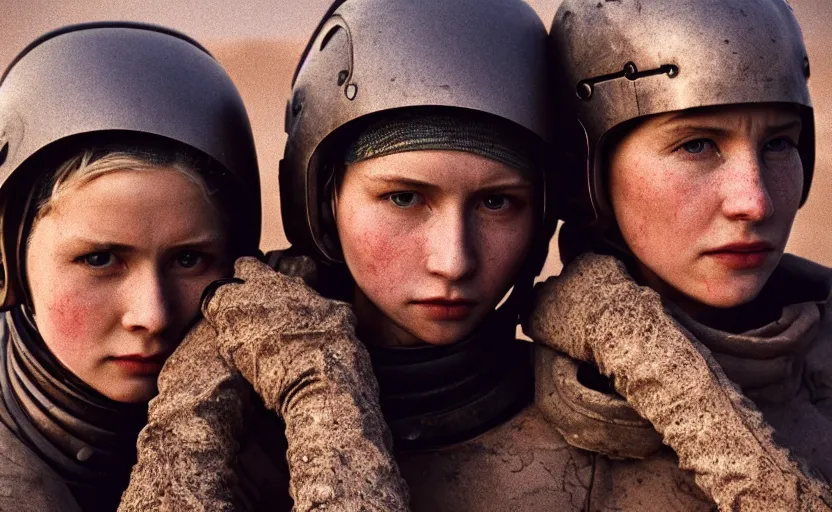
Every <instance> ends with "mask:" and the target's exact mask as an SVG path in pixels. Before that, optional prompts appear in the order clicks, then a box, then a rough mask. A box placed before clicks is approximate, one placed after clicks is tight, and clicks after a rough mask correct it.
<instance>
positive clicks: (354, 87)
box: [344, 84, 358, 101]
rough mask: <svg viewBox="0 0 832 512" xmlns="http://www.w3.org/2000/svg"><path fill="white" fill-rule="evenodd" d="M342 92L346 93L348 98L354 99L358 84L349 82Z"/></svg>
mask: <svg viewBox="0 0 832 512" xmlns="http://www.w3.org/2000/svg"><path fill="white" fill-rule="evenodd" d="M344 94H346V96H347V99H348V100H350V101H352V100H354V99H355V96H356V94H358V86H357V85H355V84H349V85H348V86H347V90H346V91H344Z"/></svg>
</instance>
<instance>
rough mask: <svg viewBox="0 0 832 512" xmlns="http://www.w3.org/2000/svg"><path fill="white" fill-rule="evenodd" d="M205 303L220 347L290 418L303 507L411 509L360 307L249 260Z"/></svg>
mask: <svg viewBox="0 0 832 512" xmlns="http://www.w3.org/2000/svg"><path fill="white" fill-rule="evenodd" d="M234 277H235V278H237V279H238V280H242V281H243V282H242V283H230V284H225V285H222V286H220V287H218V288H217V289H216V290H215V291H214V292H213V294H211V293H209V294H208V296H207V297H206V300H205V301H204V303H203V309H202V310H203V315H204V317H205V320H206V322H207V323H209V324H210V325H212V326H213V327H214V328H215V329H216V331H217V332H218V333H219V336H218V337H217V340H216V341H217V348H218V349H219V352H220V354H221V355H222V356H223V357H224V358H225V360H226V362H227V363H228V364H229V365H231V366H233V367H235V368H237V369H238V370H239V371H240V373H241V374H242V375H243V377H245V379H246V380H248V381H249V382H250V383H251V385H252V386H253V387H254V389H255V391H256V392H257V393H258V394H259V395H260V397H261V398H262V399H263V401H264V402H265V404H266V406H267V407H269V408H270V409H272V410H274V411H275V412H277V413H278V414H280V416H281V417H282V418H283V420H284V422H285V424H286V437H287V439H288V442H289V449H288V453H287V456H288V462H289V470H290V474H291V485H290V490H291V494H292V497H293V498H294V500H295V510H311V509H318V508H324V506H326V508H327V509H329V510H355V511H358V510H366V511H370V510H378V511H398V510H402V511H404V510H407V501H408V495H407V487H406V485H405V484H404V481H403V480H402V478H401V476H400V475H399V472H398V467H397V466H396V463H395V461H394V459H393V457H392V455H391V444H392V443H391V437H390V433H389V430H388V428H387V424H386V423H385V422H384V418H383V417H382V415H381V410H380V408H379V402H378V386H377V384H376V381H375V377H374V375H373V372H372V368H371V366H370V358H369V355H368V353H367V351H366V349H365V347H364V346H363V345H362V344H361V343H360V342H359V341H358V340H357V339H356V338H355V334H354V324H355V317H354V316H353V314H352V311H351V309H350V306H349V305H348V304H346V303H343V302H338V301H333V300H328V299H324V298H323V297H321V296H320V295H318V294H317V293H315V292H314V291H313V290H312V289H311V288H309V287H308V286H306V285H305V284H304V282H303V280H302V279H300V278H297V277H289V276H285V275H282V274H280V273H278V272H276V271H275V270H273V269H272V268H271V267H269V266H268V265H266V264H264V263H261V262H260V261H258V260H256V259H254V258H240V259H239V260H237V262H236V264H235V274H234Z"/></svg>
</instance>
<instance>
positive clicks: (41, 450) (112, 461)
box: [0, 307, 147, 512]
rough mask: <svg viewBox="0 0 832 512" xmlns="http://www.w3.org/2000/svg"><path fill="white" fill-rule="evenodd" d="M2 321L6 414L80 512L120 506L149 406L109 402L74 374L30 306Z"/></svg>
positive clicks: (0, 360)
mask: <svg viewBox="0 0 832 512" xmlns="http://www.w3.org/2000/svg"><path fill="white" fill-rule="evenodd" d="M4 320H5V322H3V324H4V325H3V329H4V331H5V332H3V333H2V337H0V364H2V366H3V371H0V390H1V391H2V404H0V405H2V409H3V410H2V413H3V414H2V415H0V419H2V420H3V422H4V423H6V424H7V426H8V427H9V428H10V429H12V430H13V431H14V432H15V433H16V434H17V436H18V437H19V438H20V439H21V440H22V441H23V442H24V443H25V444H26V445H27V446H29V448H30V449H32V450H33V451H34V452H35V453H36V454H37V455H38V456H39V457H40V458H41V460H43V461H44V462H45V463H46V464H47V465H48V466H49V467H50V468H52V469H53V470H54V471H55V472H56V473H57V474H58V475H59V476H60V477H61V478H63V479H64V480H65V481H66V483H67V485H68V486H69V488H70V490H71V491H72V493H73V494H74V495H75V497H76V499H77V500H78V503H79V505H80V506H81V509H82V510H84V511H86V512H89V511H115V510H116V509H117V508H118V503H119V500H120V498H121V494H122V492H123V491H124V489H126V488H127V484H128V481H129V477H130V470H131V468H132V466H133V465H134V464H135V462H136V439H137V438H138V434H139V431H140V430H141V429H142V427H143V426H144V425H145V424H146V423H147V404H146V403H142V404H127V403H120V402H116V401H114V400H110V399H109V398H107V397H105V396H104V395H102V394H101V393H99V392H97V391H95V390H94V389H92V388H91V387H90V386H88V385H87V384H85V383H84V382H83V381H81V380H80V379H79V378H78V377H76V376H75V375H74V374H72V373H71V372H70V371H69V370H68V369H66V368H65V367H64V366H63V365H62V364H61V363H60V362H59V361H58V360H57V359H56V358H55V356H54V355H52V353H51V352H50V351H49V350H48V349H47V348H46V345H45V344H44V342H43V340H42V339H41V337H40V335H39V333H38V332H37V329H36V327H35V325H34V322H33V320H32V318H31V315H30V314H29V313H28V311H27V309H26V308H23V307H18V308H15V309H14V310H12V311H9V312H7V313H5V318H4Z"/></svg>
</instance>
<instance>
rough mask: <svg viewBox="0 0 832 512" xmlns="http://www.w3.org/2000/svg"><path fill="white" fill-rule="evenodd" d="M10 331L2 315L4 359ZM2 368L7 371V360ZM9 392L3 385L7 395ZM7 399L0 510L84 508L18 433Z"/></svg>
mask: <svg viewBox="0 0 832 512" xmlns="http://www.w3.org/2000/svg"><path fill="white" fill-rule="evenodd" d="M8 335H9V333H8V329H7V325H6V318H5V316H0V345H2V347H0V351H1V353H2V361H3V362H4V363H5V361H6V347H7V346H8ZM0 371H2V372H5V371H6V366H5V364H3V365H2V367H0ZM2 380H3V381H4V382H5V381H6V379H5V378H3V379H2ZM4 388H5V385H4ZM7 393H8V390H7V389H3V395H7ZM5 399H6V398H5V397H3V398H0V512H6V511H9V512H11V511H14V512H80V510H81V509H80V508H79V507H78V505H77V503H76V501H75V497H74V496H73V495H72V493H71V492H70V490H69V487H67V485H66V483H65V482H64V481H63V479H61V478H60V476H58V474H57V473H55V472H54V471H53V470H52V469H51V468H50V467H49V466H47V465H46V463H45V462H43V461H42V460H41V459H40V458H39V457H38V456H37V454H36V453H35V452H34V451H32V450H31V449H30V448H29V447H28V446H26V444H25V443H24V442H23V441H22V440H20V438H18V437H17V435H16V434H15V432H14V430H13V429H12V426H11V425H12V424H13V422H12V419H11V417H10V416H9V413H8V411H7V410H6V407H5V401H4V400H5Z"/></svg>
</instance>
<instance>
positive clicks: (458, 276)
mask: <svg viewBox="0 0 832 512" xmlns="http://www.w3.org/2000/svg"><path fill="white" fill-rule="evenodd" d="M470 229H471V228H470V226H469V225H468V221H467V219H466V215H465V213H464V212H463V211H456V210H454V211H447V212H444V213H443V214H441V215H439V216H437V217H436V218H435V219H434V221H433V222H432V226H431V229H430V230H429V233H428V240H427V243H426V250H427V269H428V272H430V273H431V274H434V275H437V276H440V277H443V278H444V279H447V280H448V281H460V280H462V279H465V278H466V277H468V276H470V275H471V274H473V273H474V271H475V270H476V267H477V258H476V255H475V254H474V253H475V251H474V247H472V244H471V236H470V232H469V231H470Z"/></svg>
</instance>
